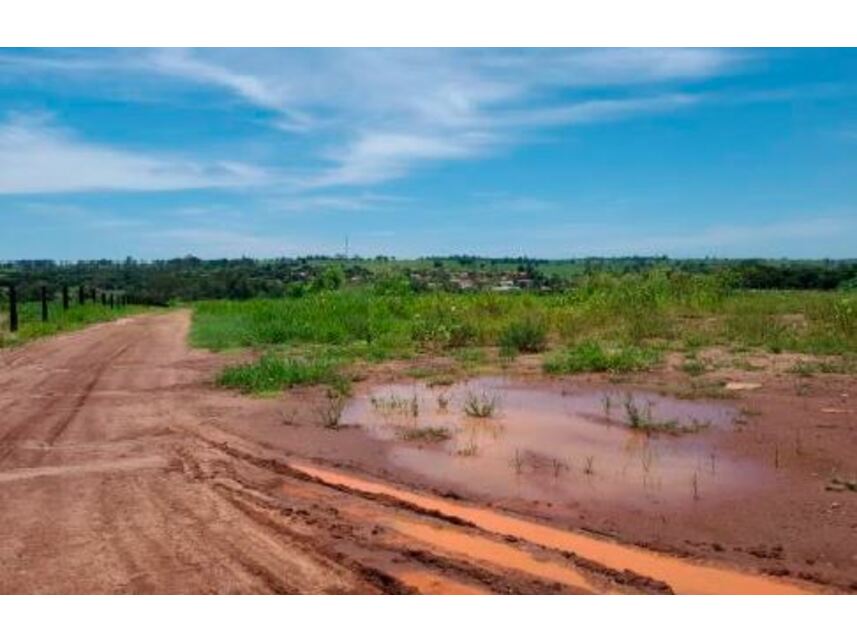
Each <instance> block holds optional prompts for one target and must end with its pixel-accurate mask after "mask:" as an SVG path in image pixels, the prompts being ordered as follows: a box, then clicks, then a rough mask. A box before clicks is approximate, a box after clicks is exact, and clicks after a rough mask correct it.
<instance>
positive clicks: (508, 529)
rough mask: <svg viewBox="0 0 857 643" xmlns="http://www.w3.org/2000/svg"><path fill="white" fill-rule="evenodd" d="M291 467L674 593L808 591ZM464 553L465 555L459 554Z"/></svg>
mask: <svg viewBox="0 0 857 643" xmlns="http://www.w3.org/2000/svg"><path fill="white" fill-rule="evenodd" d="M291 466H292V467H293V468H295V469H297V470H299V471H303V472H304V473H306V474H307V475H310V476H313V477H315V478H318V479H319V480H323V481H324V482H327V483H328V484H332V485H338V486H343V487H348V488H350V489H355V490H357V491H362V492H364V493H371V494H376V495H386V496H390V497H393V498H397V499H399V500H402V501H404V502H407V503H410V504H413V505H417V506H419V507H422V508H423V509H426V510H429V511H437V512H440V513H443V514H446V515H447V516H454V517H457V518H461V519H462V520H466V521H468V522H471V523H473V524H474V525H476V526H477V527H479V528H481V529H484V530H486V531H490V532H493V533H495V534H500V535H503V536H513V537H515V538H519V539H522V540H526V541H529V542H531V543H533V544H536V545H541V546H542V547H548V548H551V549H558V550H560V551H567V552H571V553H574V554H577V555H578V556H581V557H583V558H586V559H588V560H590V561H593V562H596V563H600V564H601V565H604V566H606V567H610V568H613V569H616V570H623V569H630V570H631V571H633V572H636V573H637V574H641V575H643V576H648V577H650V578H654V579H657V580H661V581H664V582H665V583H667V584H668V585H669V586H670V587H671V588H672V589H673V591H674V592H676V593H678V594H805V593H808V592H807V590H805V589H803V588H802V587H801V586H799V585H794V584H792V583H789V582H786V581H781V580H778V579H775V578H770V577H765V576H759V575H755V574H751V573H745V572H740V571H736V570H731V569H725V568H719V567H713V566H710V565H705V564H702V563H697V562H695V561H692V560H687V559H681V558H676V557H673V556H668V555H666V554H661V553H657V552H653V551H650V550H647V549H642V548H639V547H634V546H632V545H622V544H619V543H616V542H612V541H609V540H604V539H601V538H596V537H594V536H587V535H584V534H581V533H577V532H573V531H565V530H562V529H558V528H556V527H549V526H547V525H543V524H540V523H536V522H532V521H529V520H524V519H521V518H514V517H512V516H508V515H505V514H501V513H498V512H496V511H492V510H490V509H483V508H479V507H473V506H469V505H465V504H462V503H457V502H453V501H450V500H445V499H442V498H437V497H433V496H427V495H423V494H419V493H414V492H412V491H406V490H404V489H399V488H397V487H392V486H390V485H387V484H384V483H381V482H377V481H370V480H364V479H362V478H357V477H355V476H351V475H348V474H345V473H341V472H338V471H329V470H326V469H320V468H318V467H315V466H310V465H302V464H296V463H291ZM413 524H414V523H413V522H412V521H408V522H405V521H396V522H395V523H394V527H395V528H396V529H400V530H403V533H407V531H405V530H407V529H410V530H411V534H410V535H412V536H413V537H415V538H418V539H420V540H424V541H431V542H434V543H436V544H437V545H438V546H439V547H442V548H451V547H455V548H459V549H460V550H461V551H462V553H466V554H468V555H470V556H473V557H476V558H478V557H479V556H480V555H483V554H480V549H481V548H482V547H483V546H484V540H485V539H477V540H478V543H464V542H463V541H455V540H454V539H452V538H447V537H446V536H445V534H447V533H451V532H452V531H453V530H452V529H444V530H443V533H444V536H443V537H437V532H440V531H441V530H439V529H432V528H431V527H427V526H426V527H421V529H422V531H419V532H417V531H414V528H413V527H412V525H413ZM426 530H430V531H426ZM471 546H472V548H471ZM465 549H466V551H464V550H465ZM530 570H531V571H532V570H533V568H532V567H531V568H530Z"/></svg>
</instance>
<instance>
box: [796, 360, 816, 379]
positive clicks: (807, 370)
mask: <svg viewBox="0 0 857 643" xmlns="http://www.w3.org/2000/svg"><path fill="white" fill-rule="evenodd" d="M818 370H819V369H818V366H817V365H816V364H814V363H812V362H805V361H803V360H799V361H797V362H795V363H794V364H793V365H792V366H791V368H789V369H788V372H789V373H793V374H794V375H798V376H799V377H812V376H813V375H814V374H815V373H816V372H817V371H818Z"/></svg>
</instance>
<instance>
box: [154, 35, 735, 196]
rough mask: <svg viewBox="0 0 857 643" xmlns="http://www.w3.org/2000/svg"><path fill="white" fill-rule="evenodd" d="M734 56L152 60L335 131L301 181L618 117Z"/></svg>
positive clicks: (438, 54)
mask: <svg viewBox="0 0 857 643" xmlns="http://www.w3.org/2000/svg"><path fill="white" fill-rule="evenodd" d="M745 57H746V56H745V55H743V54H738V53H735V52H731V51H722V50H706V49H664V50H658V49H647V50H625V49H619V50H500V51H498V50H489V51H470V50H386V49H368V50H365V49H363V50H325V51H321V52H307V51H297V52H294V51H289V52H270V51H261V52H247V51H237V52H230V51H227V52H222V51H217V52H209V51H175V50H169V51H166V52H156V53H154V54H153V55H151V56H150V57H149V63H150V64H151V67H152V70H153V71H154V72H156V73H163V74H167V75H180V76H182V77H184V78H186V79H188V80H191V81H193V82H196V83H200V84H209V85H214V86H217V87H220V88H222V89H225V90H227V91H229V92H231V93H232V94H233V95H234V96H235V97H237V98H239V99H240V100H243V101H247V102H249V103H251V104H253V105H255V106H257V107H259V108H262V109H265V110H270V111H271V112H272V113H273V115H274V117H273V118H272V121H271V122H272V124H273V125H274V126H275V127H278V128H280V129H284V130H287V131H290V132H300V133H304V134H306V133H310V132H315V131H318V130H321V131H323V132H325V133H326V135H328V136H332V137H334V138H335V139H339V142H338V143H336V144H334V145H333V146H331V145H330V144H325V145H324V146H322V147H321V148H320V149H319V154H320V156H321V158H323V159H324V160H326V161H327V162H328V164H329V165H328V167H327V168H325V169H322V170H321V171H320V172H319V173H318V174H317V175H315V176H312V177H310V178H309V179H307V180H306V181H305V182H304V186H305V187H313V188H319V187H331V186H338V185H369V184H375V183H380V182H384V181H388V180H392V179H396V178H399V177H402V176H404V175H406V174H408V173H409V172H410V171H412V170H413V169H414V168H416V167H418V166H420V165H423V164H426V163H429V162H437V161H448V160H457V159H465V158H470V157H474V156H481V155H485V154H489V153H492V152H493V151H495V150H497V149H499V148H502V147H503V146H504V145H514V144H520V143H522V142H525V140H524V139H523V138H522V133H521V130H522V128H530V129H533V128H548V127H557V126H563V125H571V124H584V123H592V122H598V121H603V120H616V119H621V118H630V117H633V116H635V115H640V114H652V113H657V112H666V111H670V110H675V109H681V108H685V107H688V106H690V105H692V104H694V103H695V102H696V99H694V98H693V97H692V96H690V95H688V94H685V93H680V92H675V91H674V90H671V89H669V88H666V89H661V87H662V86H664V85H665V84H668V83H675V82H687V81H691V80H694V79H704V78H708V77H711V76H713V75H716V74H721V73H726V72H727V71H729V70H731V69H733V68H735V67H736V66H737V65H738V64H740V63H741V62H742V61H743V59H744V58H745ZM641 85H652V86H654V87H653V88H651V89H650V90H648V91H647V95H644V96H634V95H630V96H622V97H610V98H581V97H579V98H574V97H573V96H569V95H566V94H564V93H563V91H564V90H569V89H572V90H580V89H582V88H588V89H590V90H591V89H593V88H596V89H597V88H609V89H611V90H614V89H615V88H616V87H617V86H631V87H635V88H639V87H640V86H641Z"/></svg>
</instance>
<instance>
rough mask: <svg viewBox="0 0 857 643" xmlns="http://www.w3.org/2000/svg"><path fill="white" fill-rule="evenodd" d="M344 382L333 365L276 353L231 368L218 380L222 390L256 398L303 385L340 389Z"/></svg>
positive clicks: (329, 362) (227, 368)
mask: <svg viewBox="0 0 857 643" xmlns="http://www.w3.org/2000/svg"><path fill="white" fill-rule="evenodd" d="M342 382H343V378H342V377H341V376H340V375H339V373H338V372H337V369H336V363H334V362H331V361H328V360H306V359H300V358H298V359H295V358H289V357H282V356H279V355H275V354H273V353H266V354H265V355H262V356H261V357H260V358H259V359H258V360H256V361H255V362H251V363H249V364H238V365H236V366H228V367H226V368H225V369H224V370H223V371H222V372H221V373H220V375H219V376H218V378H217V383H218V384H219V385H220V386H224V387H227V388H235V389H238V390H240V391H242V392H244V393H256V394H260V393H273V392H276V391H281V390H283V389H285V388H291V387H293V386H298V385H302V384H330V385H334V384H336V385H339V386H340V387H341V386H342Z"/></svg>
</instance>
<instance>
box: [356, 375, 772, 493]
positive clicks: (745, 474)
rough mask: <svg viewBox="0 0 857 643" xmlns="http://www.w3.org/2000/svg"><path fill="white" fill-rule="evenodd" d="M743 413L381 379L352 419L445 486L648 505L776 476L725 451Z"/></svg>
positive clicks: (480, 383)
mask: <svg viewBox="0 0 857 643" xmlns="http://www.w3.org/2000/svg"><path fill="white" fill-rule="evenodd" d="M480 415H481V416H484V417H478V416H480ZM735 416H736V411H735V410H734V409H733V408H732V407H731V406H730V405H728V404H726V403H722V402H698V401H687V400H678V399H673V398H669V397H666V396H661V395H658V394H654V393H644V392H634V393H627V392H625V391H622V390H619V389H602V390H593V389H561V388H545V387H538V386H536V385H531V384H527V383H522V382H515V381H513V380H507V379H503V378H478V379H472V380H468V381H464V382H460V383H457V384H454V385H451V386H433V387H430V386H428V385H426V384H424V383H415V384H393V385H386V386H380V387H375V388H373V389H371V390H369V391H366V392H364V393H363V394H361V395H358V396H356V397H355V398H353V399H352V400H351V401H350V403H349V405H348V406H347V407H346V409H345V411H344V414H343V417H342V421H343V422H344V423H347V424H354V425H358V426H360V427H362V428H363V429H364V430H366V431H368V432H370V433H371V434H372V435H373V436H375V437H377V438H380V439H382V440H387V441H390V442H391V450H390V451H391V452H390V457H391V458H392V460H393V462H394V463H395V464H396V465H398V466H400V467H404V468H406V469H408V470H410V471H413V472H415V473H417V474H419V475H421V476H423V477H425V478H427V479H429V480H432V481H435V482H437V483H442V484H446V485H451V486H453V487H455V486H460V487H464V488H466V489H468V490H471V491H475V492H481V493H489V494H493V495H499V496H506V497H515V498H522V499H526V500H539V501H545V502H557V503H569V502H574V501H580V500H587V501H591V500H604V501H610V502H612V503H617V504H623V505H635V506H640V505H647V506H648V505H652V504H659V503H679V502H682V503H696V502H699V501H701V500H705V499H706V498H712V497H716V496H723V495H724V494H727V493H729V492H736V491H740V490H741V489H743V488H745V487H746V486H747V485H750V484H753V483H758V482H759V481H760V479H761V478H763V477H764V476H765V475H766V472H765V471H763V470H761V469H760V468H759V467H758V466H756V465H754V464H753V463H751V462H749V461H742V460H736V459H732V458H729V457H726V456H725V455H724V454H722V453H719V452H718V450H717V447H716V444H717V434H718V433H719V432H722V431H728V430H732V429H733V422H734V420H735ZM633 424H636V428H632V426H631V425H633Z"/></svg>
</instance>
